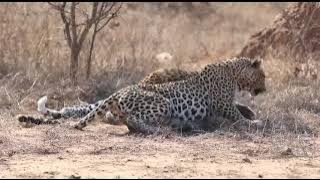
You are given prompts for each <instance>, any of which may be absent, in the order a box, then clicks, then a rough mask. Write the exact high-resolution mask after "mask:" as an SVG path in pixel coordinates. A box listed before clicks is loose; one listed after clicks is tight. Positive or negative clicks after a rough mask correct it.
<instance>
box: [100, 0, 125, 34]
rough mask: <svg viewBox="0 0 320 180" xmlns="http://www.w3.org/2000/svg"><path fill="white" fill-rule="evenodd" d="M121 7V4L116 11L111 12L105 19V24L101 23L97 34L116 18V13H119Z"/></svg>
mask: <svg viewBox="0 0 320 180" xmlns="http://www.w3.org/2000/svg"><path fill="white" fill-rule="evenodd" d="M121 7H122V3H121V4H120V6H119V7H118V9H116V10H115V12H113V13H112V14H111V16H110V17H109V18H108V19H107V21H106V22H105V23H103V24H102V25H101V26H100V27H99V28H97V32H99V31H100V30H101V29H103V28H104V27H105V26H106V25H107V24H108V23H109V22H110V21H111V20H112V19H114V18H115V17H117V16H118V13H119V11H120V9H121Z"/></svg>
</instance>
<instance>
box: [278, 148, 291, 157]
mask: <svg viewBox="0 0 320 180" xmlns="http://www.w3.org/2000/svg"><path fill="white" fill-rule="evenodd" d="M281 155H282V156H293V152H292V149H291V148H288V149H287V150H285V151H283V152H281Z"/></svg>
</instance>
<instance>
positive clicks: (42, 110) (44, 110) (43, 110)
mask: <svg viewBox="0 0 320 180" xmlns="http://www.w3.org/2000/svg"><path fill="white" fill-rule="evenodd" d="M47 101H48V97H47V96H43V97H42V98H40V99H39V100H38V111H39V112H40V113H42V114H46V113H47V108H46V103H47Z"/></svg>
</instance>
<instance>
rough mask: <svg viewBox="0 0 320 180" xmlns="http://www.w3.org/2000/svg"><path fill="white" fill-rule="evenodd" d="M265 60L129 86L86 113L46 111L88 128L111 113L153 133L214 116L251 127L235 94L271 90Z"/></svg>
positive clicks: (235, 62)
mask: <svg viewBox="0 0 320 180" xmlns="http://www.w3.org/2000/svg"><path fill="white" fill-rule="evenodd" d="M260 64H261V61H260V60H256V59H249V58H233V59H230V60H226V61H223V62H220V63H216V64H210V65H207V66H206V67H205V68H204V69H203V70H201V71H200V72H194V73H192V75H190V77H188V78H186V79H185V80H180V81H175V82H166V83H162V84H146V83H139V84H137V85H132V86H128V87H126V88H123V89H121V90H119V91H117V92H115V93H114V94H113V95H111V96H110V97H108V98H107V99H104V100H101V101H98V102H97V103H96V104H91V105H88V106H86V107H83V109H81V112H83V113H72V109H68V108H64V109H62V110H60V111H55V110H51V109H43V111H42V112H43V114H46V115H49V116H52V117H57V118H60V117H64V118H68V117H70V116H77V117H82V118H81V120H80V121H79V122H78V123H77V124H76V125H75V126H74V127H75V128H77V129H82V128H84V127H85V126H86V125H87V124H88V123H89V122H91V121H92V120H94V119H95V117H96V116H97V115H104V114H106V113H107V112H108V111H111V114H112V115H114V114H116V116H117V117H118V116H119V117H121V118H120V120H121V121H122V122H121V123H123V124H125V125H127V126H128V129H129V130H130V131H132V132H141V133H147V134H148V133H156V132H159V131H161V129H162V127H163V126H166V127H170V128H173V129H195V128H197V127H198V126H199V125H200V124H201V123H202V121H203V120H204V119H205V117H207V116H208V115H210V114H218V115H220V116H222V117H225V118H227V119H230V120H231V121H233V122H235V123H236V122H240V124H241V125H250V124H251V123H250V122H249V119H248V118H246V117H244V116H243V115H242V114H241V113H240V111H239V109H238V108H237V107H236V105H235V103H234V94H235V92H236V90H245V91H249V92H250V93H251V94H252V95H257V94H259V93H261V92H263V91H265V90H266V88H265V75H264V72H263V70H262V68H261V66H260ZM187 76H188V75H187ZM149 79H151V78H150V77H149Z"/></svg>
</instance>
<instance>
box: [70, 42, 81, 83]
mask: <svg viewBox="0 0 320 180" xmlns="http://www.w3.org/2000/svg"><path fill="white" fill-rule="evenodd" d="M79 54H80V49H79V48H77V47H72V50H71V62H70V77H71V81H72V84H73V85H76V84H77V72H78V66H79Z"/></svg>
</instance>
